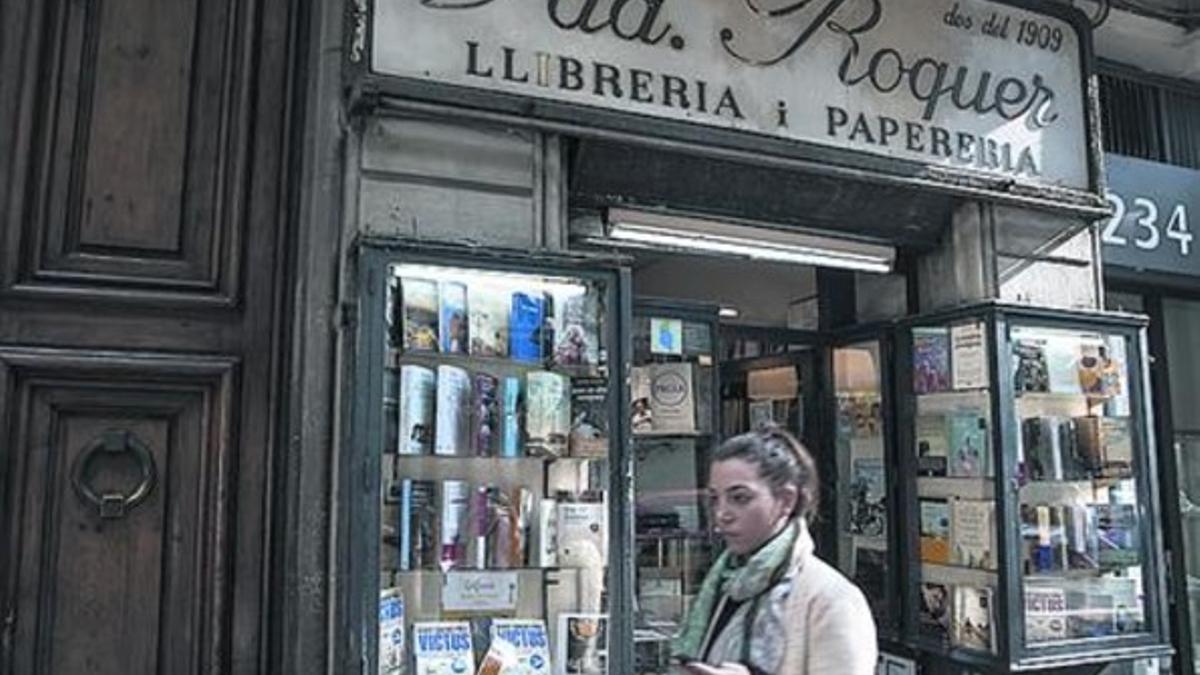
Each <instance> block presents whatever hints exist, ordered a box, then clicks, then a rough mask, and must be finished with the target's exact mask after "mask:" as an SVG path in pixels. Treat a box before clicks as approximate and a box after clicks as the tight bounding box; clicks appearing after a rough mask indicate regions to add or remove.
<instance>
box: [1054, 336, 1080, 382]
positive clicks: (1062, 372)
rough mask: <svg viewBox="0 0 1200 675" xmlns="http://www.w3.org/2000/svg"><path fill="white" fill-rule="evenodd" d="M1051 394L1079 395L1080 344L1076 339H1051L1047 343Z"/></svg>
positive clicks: (1057, 337)
mask: <svg viewBox="0 0 1200 675" xmlns="http://www.w3.org/2000/svg"><path fill="white" fill-rule="evenodd" d="M1045 345H1046V346H1045V348H1046V367H1047V375H1048V377H1049V380H1050V392H1051V393H1054V394H1079V393H1082V389H1080V387H1079V342H1078V340H1077V339H1076V338H1074V337H1059V336H1053V337H1049V338H1047V339H1046V341H1045Z"/></svg>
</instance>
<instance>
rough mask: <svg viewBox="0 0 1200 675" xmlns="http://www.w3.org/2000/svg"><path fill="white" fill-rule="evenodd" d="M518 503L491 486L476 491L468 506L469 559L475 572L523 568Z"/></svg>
mask: <svg viewBox="0 0 1200 675" xmlns="http://www.w3.org/2000/svg"><path fill="white" fill-rule="evenodd" d="M518 508H519V503H514V502H513V495H512V494H510V493H508V492H505V491H504V490H502V489H500V488H499V487H496V486H494V485H486V486H479V487H477V488H475V493H474V497H473V501H472V503H471V530H472V540H471V547H470V550H469V551H468V556H467V557H468V559H469V560H470V561H471V564H472V565H473V566H474V567H476V568H477V569H505V568H511V567H519V566H521V564H522V559H523V555H522V551H521V548H522V542H521V533H520V526H519V522H518V519H519V513H518Z"/></svg>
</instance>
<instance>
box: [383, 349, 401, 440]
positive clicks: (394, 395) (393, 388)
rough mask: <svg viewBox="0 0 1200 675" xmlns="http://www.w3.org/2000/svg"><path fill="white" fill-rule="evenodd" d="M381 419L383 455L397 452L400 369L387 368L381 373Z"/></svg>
mask: <svg viewBox="0 0 1200 675" xmlns="http://www.w3.org/2000/svg"><path fill="white" fill-rule="evenodd" d="M383 419H384V420H385V422H384V428H383V453H384V454H391V453H394V452H399V451H400V368H394V367H388V368H385V369H384V371H383ZM393 422H394V424H393Z"/></svg>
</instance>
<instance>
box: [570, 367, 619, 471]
mask: <svg viewBox="0 0 1200 675" xmlns="http://www.w3.org/2000/svg"><path fill="white" fill-rule="evenodd" d="M608 426H609V425H608V380H607V379H606V378H603V377H578V378H575V379H574V380H573V381H572V382H571V433H570V439H569V442H568V446H569V448H568V449H569V452H570V455H571V456H572V457H606V456H607V455H608V433H609V432H608Z"/></svg>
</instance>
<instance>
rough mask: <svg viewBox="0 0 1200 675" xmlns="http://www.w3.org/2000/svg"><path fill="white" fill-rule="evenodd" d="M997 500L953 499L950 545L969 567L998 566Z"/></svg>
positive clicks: (961, 561)
mask: <svg viewBox="0 0 1200 675" xmlns="http://www.w3.org/2000/svg"><path fill="white" fill-rule="evenodd" d="M995 542H996V525H995V503H994V502H991V501H982V500H976V499H953V500H951V501H950V548H951V551H952V555H953V560H954V562H955V563H957V564H959V565H963V566H965V567H977V568H980V569H988V570H991V569H995V568H996V553H995V552H996V544H995Z"/></svg>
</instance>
